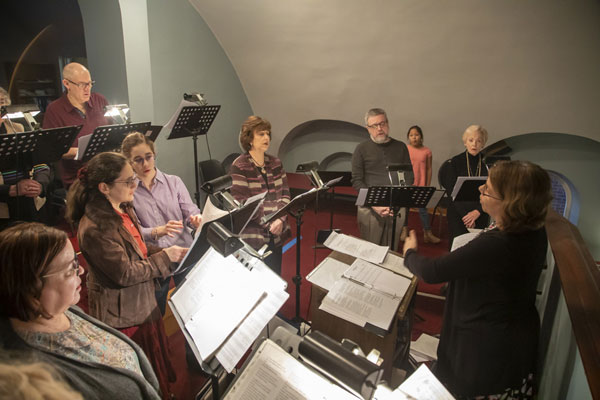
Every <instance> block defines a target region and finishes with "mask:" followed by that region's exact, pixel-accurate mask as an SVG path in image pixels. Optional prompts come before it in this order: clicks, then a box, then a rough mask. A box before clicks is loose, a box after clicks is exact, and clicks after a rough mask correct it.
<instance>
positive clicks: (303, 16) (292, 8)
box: [189, 0, 600, 175]
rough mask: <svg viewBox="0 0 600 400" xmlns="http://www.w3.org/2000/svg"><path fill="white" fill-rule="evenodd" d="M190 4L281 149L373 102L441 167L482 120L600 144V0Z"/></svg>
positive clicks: (357, 118) (503, 130)
mask: <svg viewBox="0 0 600 400" xmlns="http://www.w3.org/2000/svg"><path fill="white" fill-rule="evenodd" d="M189 1H190V2H191V3H192V4H193V5H194V6H195V8H196V9H197V10H198V12H199V13H200V15H201V16H202V17H203V18H204V20H205V21H206V22H207V24H208V25H209V27H210V28H211V30H212V31H213V33H214V34H215V36H216V38H217V40H218V41H219V42H220V43H221V45H222V46H223V49H224V51H225V52H226V53H227V55H228V56H229V58H230V60H231V62H232V64H233V66H234V68H235V69H236V71H237V74H238V76H239V77H240V81H241V83H242V86H243V88H244V90H245V92H246V95H247V96H248V100H249V102H250V104H251V106H252V109H253V110H254V112H255V113H257V114H260V115H263V116H265V117H267V118H269V119H270V120H271V122H272V123H273V127H274V135H275V138H274V143H273V146H274V148H275V149H277V148H278V147H279V144H280V143H281V141H282V139H283V137H284V135H285V134H286V133H287V132H289V131H290V130H291V129H292V128H293V127H295V126H296V125H298V124H300V123H302V122H304V121H307V120H313V119H321V118H323V119H338V120H345V121H351V122H355V123H362V116H363V115H364V112H365V111H366V109H367V108H369V107H371V106H381V107H384V108H386V109H387V110H388V112H389V114H390V123H391V132H392V135H393V136H395V137H397V138H401V139H403V138H404V137H405V134H406V130H407V128H408V127H409V126H410V125H412V124H419V125H421V126H422V128H423V130H424V133H425V139H426V140H425V142H426V145H428V146H429V147H431V149H432V150H433V154H434V170H437V168H438V166H439V164H440V163H441V162H443V160H445V159H447V158H449V157H450V156H452V155H454V154H456V153H458V152H459V151H461V150H462V143H461V140H460V136H461V134H462V132H463V130H464V128H465V127H466V126H467V125H469V124H471V123H480V124H482V125H484V126H486V127H487V128H488V130H489V132H490V142H495V141H497V140H499V139H502V138H506V137H510V136H513V135H517V134H521V133H527V132H564V133H570V134H576V135H580V136H584V137H588V138H593V139H596V140H598V139H599V138H600V118H598V107H599V105H600V78H599V71H600V23H598V21H600V2H598V1H583V0H575V1H570V2H548V1H544V0H529V1H522V0H503V1H479V0H477V1H474V0H457V1H452V2H440V1H422V0H402V1H398V0H381V1H370V2H365V1H358V0H328V1H317V0H307V1H294V0H261V1H259V2H254V1H239V0H202V1H200V0H189ZM332 151H335V149H332ZM434 175H435V174H434Z"/></svg>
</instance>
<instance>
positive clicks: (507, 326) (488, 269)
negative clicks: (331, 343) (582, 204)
mask: <svg viewBox="0 0 600 400" xmlns="http://www.w3.org/2000/svg"><path fill="white" fill-rule="evenodd" d="M546 249H547V238H546V231H545V229H544V228H541V229H538V230H536V231H527V232H524V233H519V234H509V233H505V232H502V231H499V230H497V229H494V230H492V231H489V232H484V233H482V234H481V235H479V236H478V237H477V238H475V239H474V240H473V241H471V242H470V243H468V244H467V245H465V246H464V247H461V248H459V249H457V250H455V251H454V252H452V253H449V254H447V255H445V256H442V257H438V258H426V257H423V256H421V255H419V254H417V252H416V251H414V250H408V251H407V252H406V256H405V260H404V263H405V265H406V266H407V267H408V268H409V269H410V270H411V271H412V272H413V273H414V274H416V275H417V276H419V277H421V278H422V279H423V280H425V282H428V283H440V282H446V281H449V282H450V284H449V286H448V292H447V298H446V306H445V310H444V320H443V325H442V333H441V337H440V343H439V347H438V363H437V367H436V370H435V373H436V375H437V376H438V378H439V379H440V380H441V381H442V382H443V383H444V384H445V385H446V386H447V387H448V389H449V390H450V391H451V392H452V393H454V394H455V395H460V396H477V395H489V394H496V393H501V392H503V391H504V390H505V389H506V388H515V387H518V386H519V385H520V384H521V382H522V380H523V379H524V378H526V377H527V375H528V374H529V373H531V372H534V367H535V362H536V349H537V341H538V335H539V324H540V322H539V316H538V313H537V309H536V308H535V296H536V287H537V282H538V278H539V275H540V272H541V269H542V266H543V264H544V262H545V257H546Z"/></svg>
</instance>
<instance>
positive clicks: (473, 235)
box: [450, 231, 481, 251]
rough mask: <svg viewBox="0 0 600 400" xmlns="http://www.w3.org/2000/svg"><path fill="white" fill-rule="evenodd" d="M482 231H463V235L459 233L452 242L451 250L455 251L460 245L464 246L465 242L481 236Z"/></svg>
mask: <svg viewBox="0 0 600 400" xmlns="http://www.w3.org/2000/svg"><path fill="white" fill-rule="evenodd" d="M480 233H481V231H479V232H469V233H463V234H462V235H458V236H457V237H455V238H454V241H453V242H452V249H451V250H450V251H454V250H456V249H458V248H460V247H463V246H464V245H465V244H467V243H469V242H470V241H471V240H473V239H475V238H476V237H477V236H479V234H480Z"/></svg>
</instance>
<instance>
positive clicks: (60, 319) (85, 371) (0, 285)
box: [0, 223, 160, 399]
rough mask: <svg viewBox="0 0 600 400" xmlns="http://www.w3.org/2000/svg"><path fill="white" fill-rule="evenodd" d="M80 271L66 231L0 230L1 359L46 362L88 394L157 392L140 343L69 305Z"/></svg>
mask: <svg viewBox="0 0 600 400" xmlns="http://www.w3.org/2000/svg"><path fill="white" fill-rule="evenodd" d="M81 272H82V269H81V268H80V267H79V263H78V262H77V256H76V255H75V252H74V251H73V246H72V245H71V242H70V241H69V240H68V239H67V235H66V233H64V232H63V231H60V230H58V229H55V228H50V227H47V226H44V225H42V224H39V223H23V224H20V225H16V226H12V227H10V228H7V229H6V230H4V231H2V232H0V275H1V276H2V279H0V349H1V351H0V352H1V353H2V362H3V363H9V362H10V363H32V362H43V363H45V364H48V365H50V366H52V367H53V369H54V371H55V372H56V374H57V375H58V378H60V379H62V380H64V381H65V383H67V384H68V385H69V386H70V387H72V388H73V389H74V390H76V391H78V392H79V393H81V394H82V396H83V398H85V399H108V398H110V399H116V398H127V399H160V395H159V393H158V381H157V380H156V376H155V375H154V372H153V371H152V367H151V366H150V363H149V362H148V359H147V358H146V356H145V355H144V353H143V351H142V350H141V349H140V347H138V345H136V344H135V343H134V342H133V341H132V340H131V339H129V338H128V337H127V336H125V335H123V334H122V333H121V332H119V331H117V330H116V329H113V328H111V327H109V326H107V325H105V324H103V323H102V322H100V321H98V320H97V319H95V318H92V317H90V316H89V315H87V314H85V313H84V312H83V311H81V309H79V308H78V307H73V306H74V305H75V304H76V303H77V302H78V301H79V292H80V290H81V278H80V274H81ZM12 383H13V384H15V382H12Z"/></svg>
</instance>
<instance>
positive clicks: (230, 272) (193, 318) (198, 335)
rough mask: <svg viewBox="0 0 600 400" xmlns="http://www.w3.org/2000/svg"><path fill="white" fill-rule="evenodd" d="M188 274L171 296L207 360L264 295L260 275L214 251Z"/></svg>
mask: <svg viewBox="0 0 600 400" xmlns="http://www.w3.org/2000/svg"><path fill="white" fill-rule="evenodd" d="M198 264H200V266H201V268H197V267H198V265H196V267H194V268H195V271H194V274H190V275H188V277H187V278H186V284H184V285H182V286H181V287H180V289H179V290H177V291H176V292H175V294H174V295H173V296H172V297H171V299H172V302H173V303H174V304H175V306H176V307H177V311H178V312H179V314H180V316H181V317H182V319H183V322H184V324H185V328H186V330H187V331H188V333H189V335H190V336H191V337H192V339H193V340H194V342H195V344H196V346H197V348H198V352H199V353H200V356H201V357H202V358H203V359H207V358H208V357H210V356H211V355H212V353H214V351H215V350H216V349H217V348H218V347H219V346H220V345H221V344H222V343H223V342H224V341H225V339H226V338H227V337H228V336H229V334H230V333H231V332H232V331H233V330H234V329H235V327H236V326H237V325H238V324H239V323H240V321H241V320H243V318H244V317H245V316H246V315H247V314H248V313H249V312H250V310H251V309H252V308H253V307H254V306H255V305H256V303H257V302H258V301H259V300H260V299H261V297H263V296H264V295H265V291H264V290H263V289H262V286H261V282H260V281H257V280H256V277H257V275H256V274H251V272H250V271H249V270H248V269H247V268H244V267H243V266H242V265H241V264H240V263H239V262H238V261H237V260H236V259H235V257H233V256H232V255H230V256H229V257H227V258H224V257H223V256H221V255H220V254H219V253H217V252H216V251H215V250H214V249H210V250H209V251H207V252H206V254H205V255H204V257H202V259H201V260H200V261H199V262H198Z"/></svg>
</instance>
